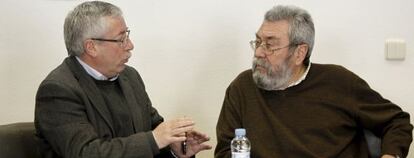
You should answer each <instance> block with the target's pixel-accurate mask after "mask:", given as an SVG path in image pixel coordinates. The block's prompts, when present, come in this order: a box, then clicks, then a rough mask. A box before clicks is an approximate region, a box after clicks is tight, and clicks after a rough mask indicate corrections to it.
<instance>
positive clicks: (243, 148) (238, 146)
mask: <svg viewBox="0 0 414 158" xmlns="http://www.w3.org/2000/svg"><path fill="white" fill-rule="evenodd" d="M235 134H236V137H234V138H233V140H231V157H232V158H250V141H249V139H247V137H246V129H244V128H237V129H236V130H235Z"/></svg>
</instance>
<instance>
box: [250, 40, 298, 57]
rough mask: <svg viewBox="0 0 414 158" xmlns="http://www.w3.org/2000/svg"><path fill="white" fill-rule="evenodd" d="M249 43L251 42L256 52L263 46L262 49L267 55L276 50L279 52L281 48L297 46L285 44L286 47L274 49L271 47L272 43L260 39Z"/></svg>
mask: <svg viewBox="0 0 414 158" xmlns="http://www.w3.org/2000/svg"><path fill="white" fill-rule="evenodd" d="M249 43H250V47H251V48H252V49H253V51H254V52H256V50H257V49H258V48H259V47H262V49H263V50H264V53H265V54H266V56H268V55H272V54H274V53H275V52H277V51H279V50H281V49H284V48H290V47H292V46H295V45H294V44H288V45H287V46H284V47H280V48H274V49H272V48H270V45H269V44H268V43H266V42H262V41H260V40H252V41H250V42H249Z"/></svg>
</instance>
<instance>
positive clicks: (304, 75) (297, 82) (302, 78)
mask: <svg viewBox="0 0 414 158" xmlns="http://www.w3.org/2000/svg"><path fill="white" fill-rule="evenodd" d="M310 67H311V63H310V62H309V65H308V67H307V68H306V70H305V72H304V73H303V75H302V77H300V78H299V80H297V81H295V82H293V83H291V84H290V85H289V86H287V87H286V88H284V89H287V88H289V87H293V86H296V85H298V84H299V83H301V82H302V81H303V80H305V79H306V76H307V75H308V72H309V69H310ZM281 90H283V89H281Z"/></svg>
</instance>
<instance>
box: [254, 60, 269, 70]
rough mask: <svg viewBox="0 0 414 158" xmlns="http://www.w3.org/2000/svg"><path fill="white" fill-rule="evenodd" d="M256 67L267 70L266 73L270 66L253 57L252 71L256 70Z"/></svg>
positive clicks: (264, 61)
mask: <svg viewBox="0 0 414 158" xmlns="http://www.w3.org/2000/svg"><path fill="white" fill-rule="evenodd" d="M257 66H260V67H263V68H265V69H267V70H268V71H270V70H271V65H270V63H269V62H267V61H266V60H264V59H259V58H256V57H254V58H253V66H252V69H253V71H255V70H256V67H257Z"/></svg>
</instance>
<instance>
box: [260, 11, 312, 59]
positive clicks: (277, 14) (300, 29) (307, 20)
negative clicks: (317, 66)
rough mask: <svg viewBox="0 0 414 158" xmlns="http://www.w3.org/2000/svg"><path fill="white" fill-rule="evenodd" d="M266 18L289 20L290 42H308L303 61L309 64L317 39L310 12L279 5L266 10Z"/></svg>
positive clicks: (268, 19)
mask: <svg viewBox="0 0 414 158" xmlns="http://www.w3.org/2000/svg"><path fill="white" fill-rule="evenodd" d="M265 20H266V21H268V22H275V21H280V20H287V21H288V22H289V32H288V34H289V42H290V43H291V44H293V45H298V44H308V46H309V49H308V52H307V54H306V57H305V59H304V61H303V63H304V64H305V65H308V64H309V62H310V61H309V58H310V56H311V54H312V49H313V44H314V41H315V27H314V25H313V20H312V17H311V16H310V14H309V13H308V12H307V11H306V10H304V9H301V8H299V7H296V6H283V5H278V6H275V7H273V8H272V9H270V10H269V11H267V12H266V14H265Z"/></svg>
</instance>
